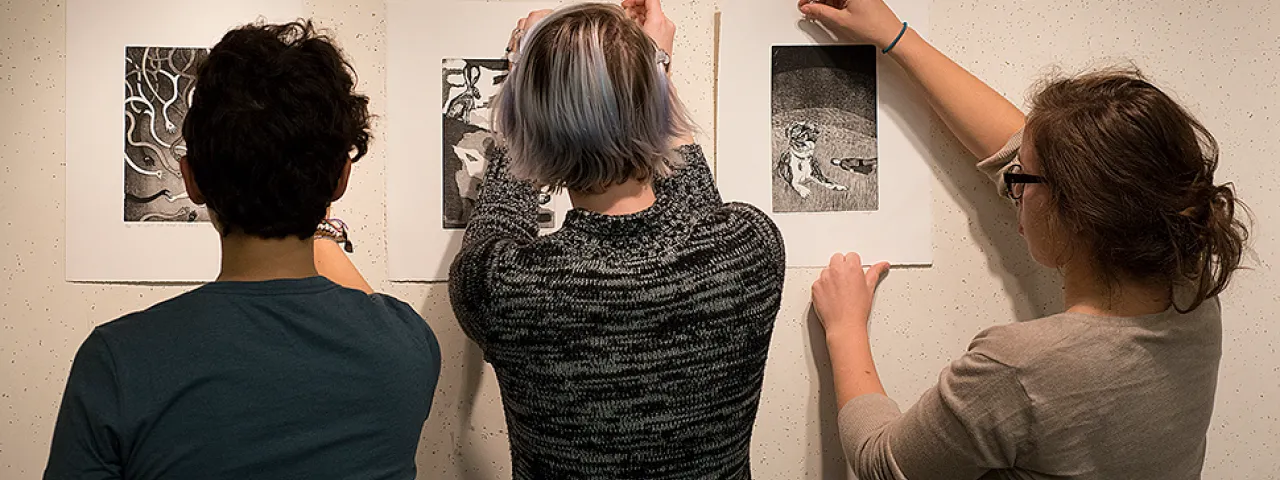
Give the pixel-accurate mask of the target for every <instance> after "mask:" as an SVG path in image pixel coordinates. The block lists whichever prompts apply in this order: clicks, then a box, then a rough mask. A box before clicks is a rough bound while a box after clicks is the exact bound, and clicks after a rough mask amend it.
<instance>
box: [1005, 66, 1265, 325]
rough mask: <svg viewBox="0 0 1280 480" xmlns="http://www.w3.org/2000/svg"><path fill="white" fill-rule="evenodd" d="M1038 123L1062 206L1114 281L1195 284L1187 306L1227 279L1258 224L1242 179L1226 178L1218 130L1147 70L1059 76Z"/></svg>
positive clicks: (1036, 111)
mask: <svg viewBox="0 0 1280 480" xmlns="http://www.w3.org/2000/svg"><path fill="white" fill-rule="evenodd" d="M1026 132H1027V135H1028V139H1029V141H1030V143H1031V145H1032V148H1033V149H1034V154H1035V155H1036V157H1037V158H1038V159H1039V162H1040V165H1041V169H1042V170H1043V172H1044V176H1045V177H1046V179H1047V180H1046V182H1047V184H1048V187H1049V190H1050V192H1051V193H1050V196H1051V202H1052V206H1053V212H1052V215H1053V216H1054V217H1055V220H1057V222H1058V224H1059V225H1060V226H1061V227H1062V228H1061V231H1064V232H1076V233H1078V234H1079V235H1080V236H1081V238H1082V239H1083V245H1082V246H1083V247H1084V248H1085V249H1087V250H1088V251H1089V252H1091V255H1092V257H1093V258H1092V259H1091V260H1092V261H1093V263H1094V264H1095V265H1096V266H1097V268H1098V269H1099V271H1100V272H1101V273H1102V274H1103V275H1104V276H1105V277H1106V280H1107V281H1109V282H1111V283H1114V282H1116V281H1118V280H1121V279H1129V280H1139V281H1160V282H1168V283H1169V284H1170V285H1171V288H1176V287H1190V290H1191V291H1193V292H1194V297H1193V299H1192V301H1191V302H1190V304H1189V305H1188V306H1187V307H1186V308H1185V309H1184V310H1183V311H1190V310H1193V309H1195V308H1197V307H1198V306H1199V305H1200V304H1201V303H1203V302H1204V301H1205V300H1207V299H1209V298H1211V297H1213V296H1215V295H1217V294H1219V293H1221V292H1222V290H1223V289H1224V288H1226V286H1227V284H1228V282H1229V280H1230V278H1231V275H1232V273H1233V272H1234V271H1235V270H1237V269H1238V268H1239V266H1240V261H1241V257H1242V256H1243V253H1244V248H1245V241H1246V239H1247V237H1248V230H1247V228H1246V226H1245V224H1244V222H1243V221H1242V220H1241V219H1240V218H1238V217H1237V206H1238V203H1239V202H1238V200H1237V199H1236V196H1235V192H1234V190H1233V188H1232V186H1231V185H1230V184H1225V185H1219V184H1217V183H1215V182H1214V173H1215V171H1216V170H1217V167H1218V144H1217V141H1216V140H1214V138H1213V136H1212V135H1210V134H1209V131H1208V130H1207V129H1205V127H1204V126H1203V125H1201V124H1200V122H1198V121H1197V120H1196V119H1195V118H1193V117H1192V116H1191V115H1190V114H1189V113H1187V111H1186V110H1185V109H1183V108H1182V107H1181V106H1180V105H1178V103H1177V102H1176V101H1174V100H1173V99H1172V98H1170V97H1169V96H1168V95H1166V94H1165V93H1164V92H1162V91H1161V90H1160V89H1158V88H1156V87H1155V86H1153V85H1152V84H1151V83H1149V82H1148V81H1147V80H1146V78H1144V77H1143V75H1142V74H1141V73H1140V72H1138V71H1136V70H1119V69H1117V70H1105V71H1100V72H1095V73H1090V74H1086V75H1082V76H1078V77H1074V78H1060V79H1054V80H1051V81H1049V82H1047V83H1046V84H1045V85H1044V86H1043V88H1042V90H1041V91H1040V92H1039V93H1038V94H1036V95H1035V97H1034V100H1033V108H1032V111H1031V114H1030V115H1029V116H1028V118H1027V130H1026ZM1241 213H1242V212H1241ZM1180 290H1181V289H1180ZM1179 308H1180V309H1181V308H1182V307H1181V306H1180V307H1179Z"/></svg>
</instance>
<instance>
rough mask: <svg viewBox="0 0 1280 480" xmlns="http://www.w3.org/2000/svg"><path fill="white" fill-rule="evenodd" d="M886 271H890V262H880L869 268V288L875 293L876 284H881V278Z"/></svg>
mask: <svg viewBox="0 0 1280 480" xmlns="http://www.w3.org/2000/svg"><path fill="white" fill-rule="evenodd" d="M886 273H889V263H888V262H880V263H877V264H875V265H872V266H871V268H868V269H867V288H869V289H871V291H872V292H873V293H874V292H875V291H876V286H877V285H879V284H880V279H882V278H884V275H885V274H886Z"/></svg>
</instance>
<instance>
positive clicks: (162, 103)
mask: <svg viewBox="0 0 1280 480" xmlns="http://www.w3.org/2000/svg"><path fill="white" fill-rule="evenodd" d="M208 54H209V50H208V49H205V48H186V47H157V46H129V47H125V55H124V72H125V73H124V102H123V105H122V107H123V109H124V221H125V222H197V221H208V220H209V214H208V213H207V212H206V210H205V208H204V207H201V206H198V205H196V204H194V203H192V202H191V200H190V198H188V196H187V189H186V187H185V186H184V185H183V182H182V172H181V170H180V169H179V167H178V159H179V158H182V156H183V155H185V154H186V147H185V146H184V145H183V142H182V120H183V119H184V118H186V116H187V110H188V109H189V108H190V106H191V95H192V92H193V91H194V90H195V80H196V76H195V73H196V68H197V66H198V65H199V64H200V62H201V61H202V60H203V59H204V58H205V57H206V56H208Z"/></svg>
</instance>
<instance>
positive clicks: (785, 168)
mask: <svg viewBox="0 0 1280 480" xmlns="http://www.w3.org/2000/svg"><path fill="white" fill-rule="evenodd" d="M875 53H876V52H875V47H871V46H862V45H859V46H852V45H847V46H846V45H839V46H775V47H773V102H772V105H773V108H772V117H773V118H772V131H773V138H772V144H773V158H775V159H776V161H775V163H774V168H773V175H772V177H773V211H774V212H777V213H788V212H848V211H875V210H878V209H879V203H880V202H879V169H878V163H879V158H878V154H877V151H878V148H877V141H876V121H877V115H876V63H875V62H876V56H875Z"/></svg>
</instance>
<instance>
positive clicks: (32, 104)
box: [0, 0, 1280, 479]
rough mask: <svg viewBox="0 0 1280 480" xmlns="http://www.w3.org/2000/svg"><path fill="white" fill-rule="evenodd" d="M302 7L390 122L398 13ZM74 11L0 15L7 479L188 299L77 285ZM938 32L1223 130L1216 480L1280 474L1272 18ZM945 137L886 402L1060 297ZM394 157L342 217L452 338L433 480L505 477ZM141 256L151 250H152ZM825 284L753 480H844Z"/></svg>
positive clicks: (889, 321)
mask: <svg viewBox="0 0 1280 480" xmlns="http://www.w3.org/2000/svg"><path fill="white" fill-rule="evenodd" d="M104 1H109V0H104ZM720 1H721V2H727V1H733V0H720ZM778 1H780V2H789V1H791V0H778ZM666 3H667V8H668V10H669V11H670V14H671V16H672V17H673V18H674V19H675V21H676V22H677V23H678V24H679V25H680V27H681V29H682V32H681V35H680V36H679V38H678V39H677V46H676V50H677V51H676V62H677V64H676V69H677V70H676V71H677V73H676V81H677V85H678V87H679V89H680V92H681V94H682V96H683V98H684V101H685V102H686V103H687V104H688V105H689V107H690V109H691V111H692V113H693V114H694V118H695V119H696V120H697V121H698V122H699V124H700V125H701V126H702V127H703V129H704V130H705V132H706V133H705V135H704V136H703V138H702V141H703V142H704V143H705V144H707V145H708V146H710V145H712V144H713V143H712V139H713V137H712V134H713V133H714V127H715V115H714V112H715V98H716V91H715V78H714V77H715V68H714V59H715V47H716V45H715V38H716V37H715V35H714V27H715V11H716V8H717V6H716V5H715V3H714V2H713V1H712V0H667V1H666ZM306 6H307V11H308V12H310V14H311V15H312V16H314V17H315V18H316V19H317V20H318V21H320V22H321V23H322V24H323V25H324V26H326V27H328V28H330V29H331V30H332V31H333V33H334V35H335V36H336V37H337V38H338V39H339V41H340V43H341V45H342V46H343V47H344V49H345V50H346V52H347V54H348V55H349V56H350V57H351V59H352V61H353V63H354V64H355V67H356V69H357V70H358V72H359V74H360V88H361V89H363V91H364V92H365V93H367V94H368V95H370V97H371V98H372V108H373V110H374V112H375V113H379V114H384V115H385V112H386V111H387V101H388V99H387V97H386V66H385V63H386V62H385V60H386V46H385V40H386V23H385V21H386V5H385V4H384V2H383V1H349V2H342V1H330V0H311V1H308V2H306ZM65 16H66V11H65V3H64V2H60V1H54V0H46V1H41V0H4V1H0V112H3V115H0V167H2V170H0V478H5V479H27V478H38V477H39V475H40V473H41V471H42V470H43V468H44V463H45V460H46V455H47V449H48V445H49V437H50V435H51V433H52V431H53V422H54V418H55V415H56V413H57V408H58V403H59V400H60V396H61V394H62V388H63V383H64V382H65V379H66V375H67V371H68V369H69V367H70V365H71V360H72V356H73V355H74V353H75V350H76V348H77V347H78V346H79V344H80V342H81V341H82V340H83V339H84V338H85V337H86V336H87V335H88V334H89V332H90V330H91V329H92V328H93V327H94V326H95V325H98V324H100V323H103V322H106V321H109V320H111V319H113V318H115V317H117V316H120V315H122V314H124V313H128V312H131V311H135V310H139V309H143V308H146V307H147V306H149V305H151V304H153V303H155V302H158V301H160V300H163V299H165V298H168V297H171V296H174V295H177V294H179V293H182V292H184V291H186V290H188V289H190V288H191V286H190V285H142V284H134V285H116V284H112V285H108V284H87V283H68V282H66V281H64V278H65V272H64V259H65V258H66V251H65V248H66V241H65V231H66V229H67V225H66V221H65V218H66V213H67V208H66V205H65V200H64V198H65V193H64V192H65V188H66V182H65V162H66V159H65V154H66V137H65V126H66V123H67V122H66V120H67V119H66V116H65V113H64V112H65V101H64V92H65V90H66V85H67V79H66V74H65V72H66V63H65V58H66V30H65ZM514 20H515V19H512V21H514ZM905 20H908V21H911V20H912V19H910V18H907V19H905ZM139 21H151V22H181V19H158V18H157V19H147V18H141V19H139ZM459 21H466V20H465V19H459ZM928 24H929V26H930V37H931V39H932V40H933V41H934V43H935V44H937V45H938V47H939V48H940V49H942V50H943V51H944V52H947V53H948V54H950V55H952V56H953V57H954V58H955V59H956V60H957V61H958V62H959V63H960V64H962V65H964V66H966V67H968V68H970V69H971V70H972V71H974V72H975V73H976V74H977V75H978V76H979V77H982V78H983V79H985V80H987V81H988V82H990V83H991V84H992V85H993V86H994V87H995V88H996V89H998V90H1000V91H1001V92H1004V93H1005V94H1006V95H1007V96H1009V97H1010V98H1011V99H1013V100H1014V101H1015V103H1019V104H1021V103H1022V102H1023V100H1024V98H1025V96H1026V94H1027V92H1028V90H1029V87H1030V86H1031V85H1032V84H1033V83H1034V82H1035V81H1036V80H1037V79H1038V78H1040V77H1041V76H1042V75H1043V74H1044V73H1046V72H1049V71H1050V70H1051V68H1052V67H1053V66H1055V65H1056V66H1060V67H1061V68H1063V69H1065V70H1067V71H1075V70H1079V69H1081V68H1083V67H1087V66H1089V65H1097V64H1099V63H1098V60H1099V59H1103V60H1107V59H1110V60H1111V61H1115V60H1120V59H1131V60H1133V61H1135V62H1136V63H1137V64H1138V66H1140V67H1142V68H1143V69H1144V70H1145V71H1146V72H1147V73H1148V74H1150V75H1151V76H1152V77H1153V78H1154V79H1155V80H1156V81H1157V83H1159V84H1160V85H1162V86H1164V87H1166V88H1167V89H1168V90H1169V91H1171V92H1172V93H1174V94H1175V95H1176V96H1177V97H1178V98H1180V99H1182V100H1183V101H1184V102H1185V103H1186V104H1187V105H1188V106H1189V107H1190V109H1191V110H1192V111H1193V112H1194V113H1195V114H1196V115H1198V116H1199V118H1200V119H1201V120H1202V121H1204V123H1205V124H1206V125H1207V126H1208V127H1209V129H1210V130H1211V131H1212V132H1214V133H1215V134H1216V135H1217V138H1218V140H1219V141H1220V142H1221V144H1222V151H1223V155H1222V158H1223V160H1222V167H1221V170H1220V173H1219V177H1218V179H1219V180H1220V181H1234V182H1235V183H1236V185H1237V187H1238V189H1239V193H1240V196H1241V197H1242V198H1243V199H1244V200H1245V201H1246V202H1248V203H1249V205H1250V206H1251V207H1252V209H1253V212H1254V214H1255V216H1256V219H1257V223H1256V224H1255V226H1254V241H1253V247H1254V252H1255V257H1254V258H1253V259H1252V260H1250V262H1249V264H1250V266H1252V267H1253V269H1252V270H1250V271H1244V272H1242V273H1241V274H1240V276H1239V277H1238V281H1237V283H1236V284H1235V285H1234V286H1233V288H1232V289H1231V290H1230V291H1229V292H1228V293H1227V294H1226V295H1225V296H1224V299H1223V309H1224V315H1225V318H1224V322H1223V323H1224V328H1225V335H1224V342H1225V345H1224V355H1223V359H1222V369H1221V374H1220V377H1219V386H1218V401H1217V408H1216V411H1215V415H1214V421H1213V426H1212V427H1211V431H1210V433H1209V437H1210V438H1209V439H1210V442H1209V452H1208V462H1207V465H1206V467H1205V474H1204V477H1205V478H1208V479H1270V478H1280V473H1277V472H1280V466H1278V464H1280V459H1277V454H1276V453H1275V452H1277V451H1280V407H1277V406H1276V405H1277V403H1276V401H1277V399H1280V350H1278V349H1280V326H1278V325H1276V324H1275V323H1274V322H1273V318H1274V317H1275V315H1274V312H1278V311H1280V293H1277V290H1276V289H1275V285H1276V284H1278V283H1280V272H1276V271H1275V270H1274V269H1273V263H1274V261H1275V260H1274V259H1275V258H1276V254H1277V253H1278V251H1280V240H1278V239H1277V231H1278V229H1277V227H1278V226H1280V225H1278V224H1277V222H1280V187H1278V186H1280V167H1278V166H1277V165H1278V164H1280V162H1277V161H1276V158H1277V156H1280V126H1278V125H1280V80H1278V77H1280V4H1277V2H1272V1H1269V0H1235V1H1230V2H1208V3H1206V2H1197V1H1191V0H1160V1H1155V2H1133V1H1128V0H1072V1H1066V2H1063V1H1054V0H983V1H972V0H963V1H962V0H935V1H934V2H933V3H932V8H931V13H930V18H929V19H928ZM497 41H499V42H500V41H502V39H498V40H497ZM1104 63H1105V62H1104ZM104 128H117V127H116V126H115V125H107V126H104ZM376 129H377V130H376V132H375V138H376V136H377V135H379V134H385V132H386V131H387V124H386V119H385V117H384V118H382V119H380V120H379V121H378V123H377V124H376ZM932 130H933V131H934V132H935V133H934V135H933V136H932V138H931V142H930V144H929V153H930V155H929V162H930V167H931V168H932V174H933V175H934V177H935V179H932V180H931V181H932V182H934V187H933V196H934V200H933V218H934V220H933V222H934V229H933V244H934V249H933V261H934V265H933V267H931V268H927V269H926V268H916V269H903V270H897V271H894V272H892V273H891V274H890V276H889V278H888V279H887V280H886V281H885V282H884V284H883V286H882V288H881V293H880V297H879V303H878V304H877V306H876V314H875V318H874V319H873V322H874V325H875V326H874V333H873V342H874V350H875V354H876V358H877V360H878V362H879V366H880V368H881V375H882V376H883V378H884V380H885V384H886V388H887V389H888V390H889V393H890V395H891V396H893V397H894V398H896V399H898V400H899V401H900V402H902V403H904V404H909V403H911V402H913V401H914V400H915V398H916V397H917V396H918V395H919V394H920V393H921V392H923V390H924V389H925V388H927V387H928V386H929V385H931V384H932V383H933V382H935V381H936V378H937V374H938V372H939V371H940V370H941V369H942V368H943V366H944V365H945V364H946V362H947V361H949V360H950V359H951V358H954V357H955V356H956V355H958V354H960V353H961V352H963V350H964V348H965V346H966V345H967V344H968V341H969V339H970V338H972V336H973V335H974V334H976V333H977V332H978V331H980V330H981V329H983V328H985V327H987V326H990V325H993V324H997V323H1003V322H1009V321H1013V320H1017V319H1028V318H1032V317H1035V316H1038V315H1042V314H1046V313H1052V312H1054V309H1056V308H1058V305H1059V303H1060V301H1059V299H1058V295H1059V290H1058V288H1059V284H1060V282H1059V281H1058V279H1057V274H1056V272H1052V271H1044V270H1041V269H1038V268H1037V267H1035V266H1034V264H1033V262H1032V261H1031V259H1030V257H1029V256H1028V255H1027V254H1026V253H1025V250H1024V247H1023V245H1022V241H1021V239H1020V238H1018V236H1017V231H1016V224H1015V219H1014V217H1013V216H1012V214H1011V212H1010V210H1009V207H1008V206H1007V204H1006V203H1005V202H1002V201H1000V200H999V199H997V198H995V196H994V194H993V190H994V189H993V188H991V187H990V186H989V185H988V184H987V183H986V181H985V179H983V178H982V177H981V176H980V175H978V174H977V173H976V172H974V171H973V170H972V169H971V164H972V161H971V159H968V158H966V157H965V156H964V154H962V152H961V149H960V147H959V145H958V143H957V142H956V141H955V140H954V139H952V138H950V137H949V136H948V135H947V134H945V133H944V132H943V131H942V130H941V129H940V126H939V124H938V122H936V120H935V122H934V125H933V126H932ZM722 140H726V139H722ZM735 161H736V160H735V159H734V158H719V159H717V168H718V169H719V170H721V171H723V170H724V169H728V168H734V165H735ZM386 163H387V150H386V145H385V143H382V142H378V141H377V140H375V143H374V146H373V149H372V151H371V153H370V155H369V156H368V157H366V158H365V159H364V160H362V161H361V162H360V163H359V164H358V165H357V167H356V169H355V172H354V174H353V184H352V185H351V188H350V190H349V193H348V195H347V197H346V198H345V199H344V200H343V201H342V202H341V203H340V204H339V205H338V207H337V209H336V212H337V213H336V215H337V216H340V217H342V218H343V219H345V220H347V222H348V223H349V224H351V225H352V227H353V229H354V230H355V235H356V237H355V239H356V241H357V244H358V245H359V249H358V250H357V251H356V253H355V255H354V261H355V262H356V264H357V265H358V266H359V267H360V268H361V270H362V272H363V273H364V274H365V276H367V277H368V278H369V280H370V282H371V283H372V284H373V285H374V286H375V288H377V289H379V290H381V291H385V292H388V293H391V294H393V295H396V296H398V297H400V298H402V299H404V300H405V301H407V302H409V303H410V304H412V305H414V306H415V307H417V308H418V310H419V311H420V312H421V313H422V315H423V316H424V317H425V318H426V319H427V321H428V322H429V323H430V324H431V326H432V328H433V329H435V331H436V334H437V335H438V336H439V338H440V343H441V346H442V348H443V351H444V366H443V372H442V377H441V379H440V383H439V390H438V392H437V394H436V398H435V404H434V408H433V411H432V413H431V418H430V420H429V421H428V422H427V424H426V426H425V428H424V429H423V442H422V443H421V449H420V452H419V455H418V465H419V470H420V472H419V478H423V479H427V478H431V479H435V478H444V479H453V478H459V479H490V478H506V477H509V466H508V464H509V461H508V454H507V441H506V433H505V427H504V421H503V417H502V408H501V402H500V399H499V397H498V390H497V384H496V382H495V381H494V378H493V374H492V371H491V370H489V369H488V367H487V366H485V365H484V363H483V362H482V361H481V359H480V355H479V351H478V349H477V348H475V347H474V346H473V345H472V344H471V343H470V342H469V341H468V340H467V339H466V337H465V336H464V335H463V333H462V332H461V330H460V329H459V328H458V326H457V322H456V321H455V319H454V318H453V315H452V313H451V310H450V308H449V304H448V296H447V291H446V290H447V289H446V287H445V285H443V284H396V283H392V282H390V281H388V280H387V278H388V273H387V272H388V266H387V262H386V258H387V246H386V242H385V235H386V233H385V232H386V221H385V219H386V211H387V209H386V205H385V203H384V200H383V199H384V198H385V193H386V179H385V176H384V172H385V169H386ZM436 218H437V217H434V216H433V217H432V220H435V219H436ZM209 234H210V235H213V234H214V233H213V232H212V230H211V229H210V232H209ZM791 241H792V242H795V241H796V240H795V239H792V240H791ZM144 249H145V246H141V245H140V246H139V250H140V254H141V253H144V252H145V250H144ZM817 273H818V271H817V270H813V269H792V270H789V271H788V280H787V286H786V291H785V293H784V299H783V307H782V312H781V314H780V316H779V318H778V324H777V328H776V333H775V335H774V340H773V347H772V350H771V352H770V358H769V366H768V370H767V373H766V379H765V386H764V392H763V401H762V402H761V407H760V415H759V420H758V422H757V424H756V431H755V436H754V441H753V448H752V463H753V470H754V474H755V477H756V478H763V479H775V478H776V479H792V478H812V479H832V478H834V479H839V478H846V477H845V476H844V475H845V471H844V467H843V457H842V455H841V453H840V447H839V442H838V439H837V437H836V433H835V425H834V420H835V407H834V405H832V393H831V390H830V378H829V374H828V373H827V371H828V370H827V367H825V366H820V365H821V364H822V363H823V362H824V361H825V353H824V352H823V351H822V347H821V343H822V342H821V338H822V337H821V333H820V332H819V331H817V330H815V327H816V323H815V320H814V319H813V318H812V316H811V315H810V312H809V304H808V298H809V285H810V284H811V283H812V282H813V280H814V279H815V278H816V276H817ZM815 341H816V342H817V344H816V345H815ZM815 347H816V348H815Z"/></svg>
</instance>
